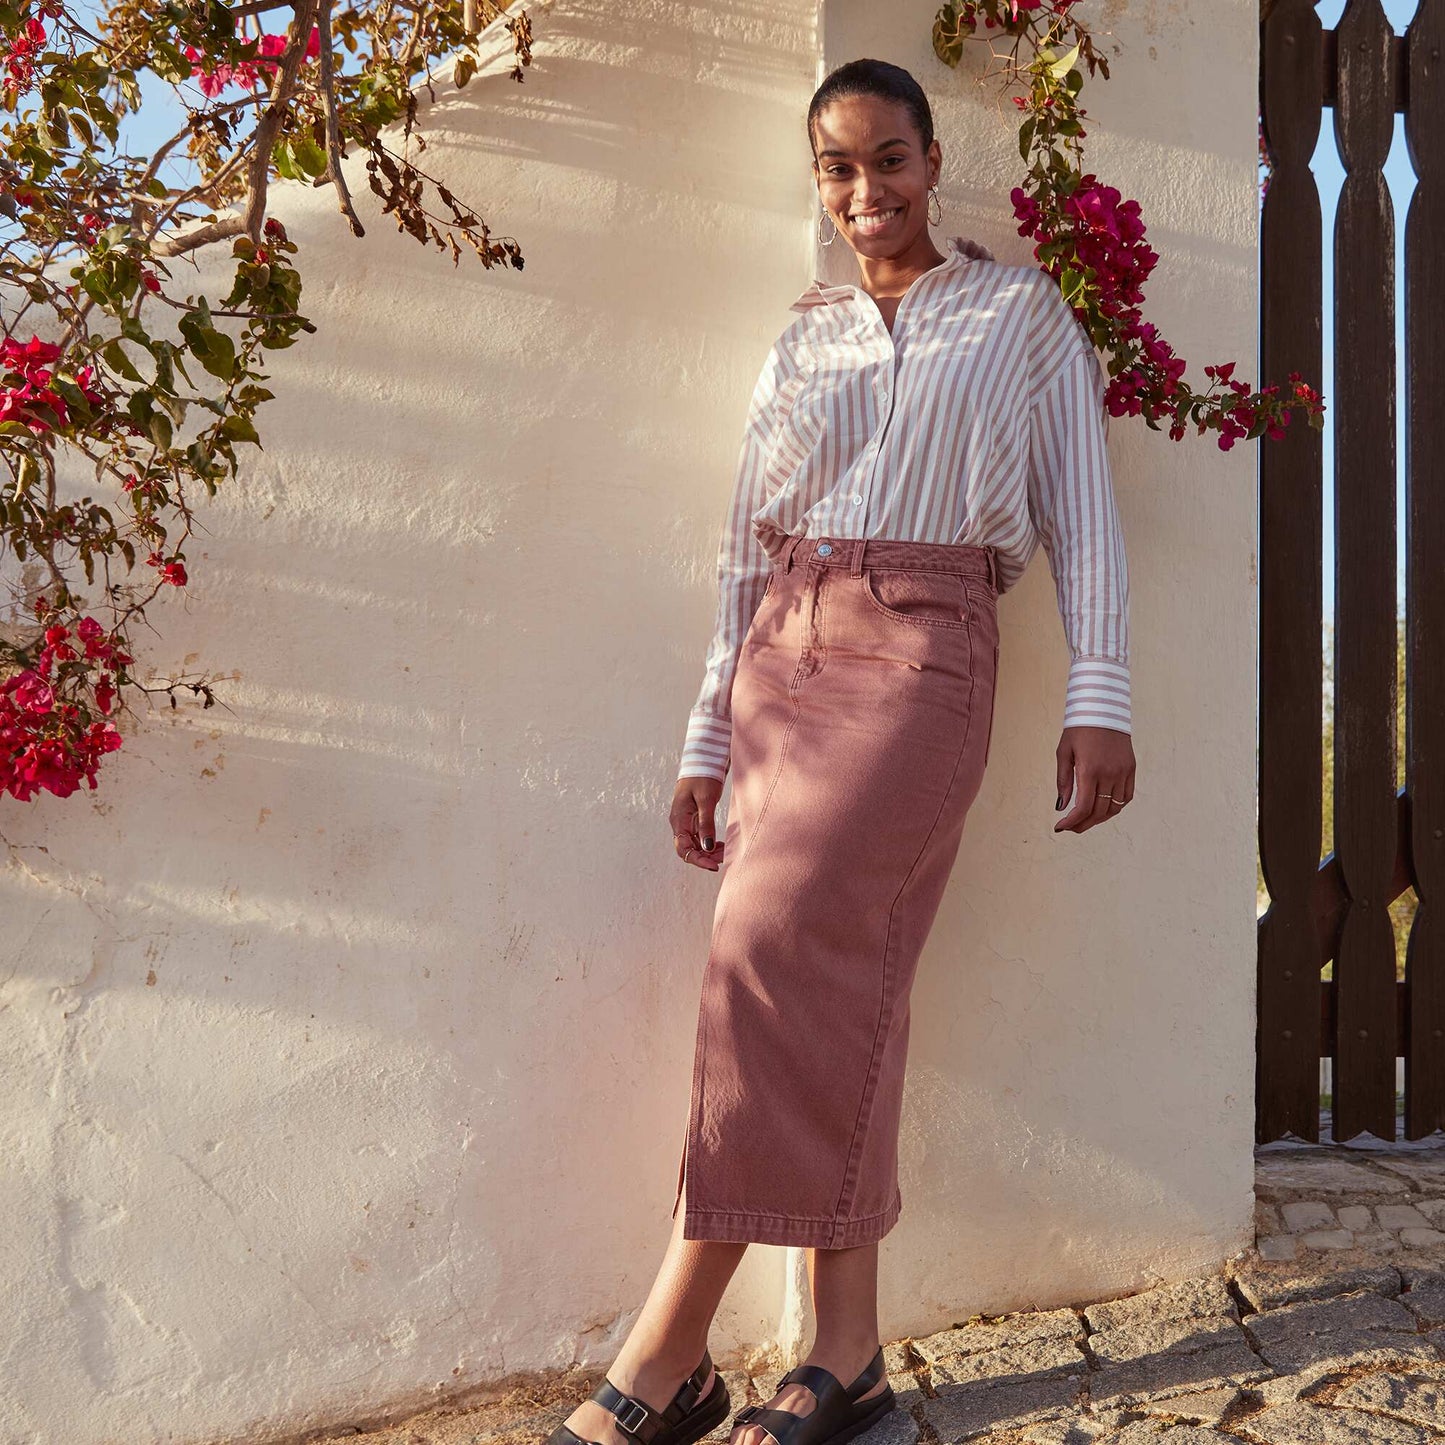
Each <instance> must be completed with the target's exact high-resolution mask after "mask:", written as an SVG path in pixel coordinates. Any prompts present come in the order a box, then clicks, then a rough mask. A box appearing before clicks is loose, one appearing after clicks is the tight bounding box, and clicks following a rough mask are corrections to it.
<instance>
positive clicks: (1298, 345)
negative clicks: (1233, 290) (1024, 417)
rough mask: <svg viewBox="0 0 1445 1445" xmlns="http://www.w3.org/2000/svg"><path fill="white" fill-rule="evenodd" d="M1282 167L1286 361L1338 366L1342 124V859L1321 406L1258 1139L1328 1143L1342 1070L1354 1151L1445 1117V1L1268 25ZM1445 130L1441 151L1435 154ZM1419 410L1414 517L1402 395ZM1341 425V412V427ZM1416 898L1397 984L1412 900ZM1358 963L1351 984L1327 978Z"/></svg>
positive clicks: (1288, 611)
mask: <svg viewBox="0 0 1445 1445" xmlns="http://www.w3.org/2000/svg"><path fill="white" fill-rule="evenodd" d="M1260 111H1261V116H1262V119H1263V127H1264V139H1265V146H1266V150H1267V153H1268V160H1269V164H1270V166H1271V174H1270V177H1269V183H1268V188H1267V190H1266V194H1265V198H1264V205H1263V215H1262V236H1261V240H1262V272H1263V275H1262V284H1263V308H1262V315H1261V338H1260V339H1261V350H1260V354H1261V368H1262V372H1263V374H1264V376H1265V377H1266V378H1268V379H1270V380H1279V381H1283V379H1284V378H1285V376H1286V375H1287V374H1288V373H1289V372H1290V371H1292V370H1297V371H1299V372H1301V373H1303V375H1304V377H1305V378H1306V379H1307V380H1311V381H1313V380H1315V379H1316V378H1320V376H1321V366H1322V343H1321V316H1322V314H1323V312H1322V307H1323V305H1324V304H1325V300H1326V298H1325V297H1324V295H1323V267H1322V256H1321V212H1320V200H1319V193H1318V191H1317V189H1316V186H1315V181H1314V178H1313V175H1312V174H1311V171H1310V157H1311V155H1312V153H1313V151H1314V149H1315V144H1316V141H1317V139H1318V137H1319V133H1320V126H1321V122H1322V119H1323V117H1324V116H1325V114H1326V112H1328V113H1329V114H1330V115H1331V116H1332V118H1333V123H1334V128H1335V136H1336V140H1337V143H1338V146H1339V150H1340V155H1341V159H1342V161H1343V165H1344V170H1345V178H1344V185H1343V188H1342V190H1341V193H1340V198H1339V208H1338V211H1337V213H1336V218H1335V227H1334V236H1333V245H1334V287H1333V294H1332V295H1331V296H1330V297H1329V298H1328V302H1329V304H1330V305H1331V306H1332V307H1333V308H1334V310H1333V316H1334V352H1335V364H1334V374H1333V377H1327V378H1323V380H1322V382H1321V388H1322V390H1323V391H1324V393H1325V403H1326V406H1327V407H1328V408H1329V414H1332V419H1333V425H1334V498H1335V502H1334V505H1335V515H1334V522H1335V578H1334V583H1335V659H1334V666H1335V701H1334V798H1333V801H1334V845H1335V846H1334V851H1333V853H1331V854H1330V855H1329V856H1328V857H1327V858H1325V859H1324V860H1323V861H1322V860H1321V858H1320V852H1321V831H1322V803H1323V794H1322V781H1321V764H1322V760H1323V758H1322V746H1323V743H1322V727H1321V712H1322V706H1321V704H1322V687H1323V657H1322V638H1321V625H1320V624H1321V607H1322V598H1323V587H1322V575H1321V569H1322V558H1321V550H1322V548H1321V540H1322V516H1321V512H1322V499H1323V485H1322V467H1323V448H1322V444H1321V437H1322V433H1320V432H1318V431H1316V430H1314V429H1313V428H1311V427H1308V426H1306V425H1305V424H1304V421H1303V417H1302V415H1301V414H1297V415H1296V416H1295V417H1294V418H1293V419H1292V423H1291V426H1290V428H1289V431H1288V433H1287V434H1286V436H1285V438H1284V439H1283V440H1280V441H1268V440H1266V441H1261V442H1260V443H1259V458H1260V482H1259V508H1260V578H1259V586H1260V614H1259V615H1260V637H1259V667H1260V677H1259V687H1260V722H1259V848H1260V862H1261V866H1262V869H1263V872H1264V878H1265V885H1266V887H1267V889H1268V892H1269V907H1268V910H1267V911H1266V912H1265V913H1264V914H1263V916H1262V917H1261V918H1260V920H1259V936H1258V945H1259V946H1258V983H1259V991H1258V1005H1259V1018H1258V1036H1257V1073H1256V1095H1255V1103H1256V1137H1257V1139H1258V1140H1259V1141H1260V1142H1264V1141H1267V1140H1271V1139H1278V1138H1281V1137H1283V1136H1284V1135H1285V1134H1286V1133H1293V1134H1295V1135H1297V1136H1299V1137H1300V1138H1304V1139H1310V1140H1318V1139H1319V1136H1320V1100H1319V1074H1320V1060H1321V1058H1326V1057H1328V1058H1330V1059H1332V1061H1333V1069H1332V1073H1333V1124H1332V1128H1333V1136H1332V1137H1333V1138H1334V1139H1335V1140H1345V1139H1349V1138H1352V1137H1353V1136H1355V1135H1356V1134H1358V1133H1360V1132H1361V1131H1366V1132H1368V1133H1370V1134H1374V1135H1376V1136H1378V1137H1379V1138H1382V1139H1394V1138H1395V1137H1396V1106H1395V1073H1396V1060H1397V1058H1403V1060H1404V1070H1405V1107H1404V1135H1405V1137H1406V1138H1408V1139H1418V1138H1421V1137H1423V1136H1424V1135H1426V1134H1429V1133H1430V1132H1432V1131H1433V1130H1434V1129H1436V1128H1441V1127H1445V918H1442V917H1441V916H1440V914H1441V910H1442V907H1445V397H1442V391H1441V388H1442V387H1445V146H1442V145H1441V144H1440V141H1441V140H1442V139H1445V0H1420V3H1419V5H1418V8H1417V11H1416V13H1415V15H1414V17H1413V19H1412V20H1411V22H1410V25H1409V27H1408V29H1407V30H1406V32H1405V34H1403V35H1396V34H1394V33H1393V31H1392V30H1391V27H1390V24H1389V22H1388V21H1387V19H1386V17H1385V13H1384V11H1383V9H1382V8H1381V5H1380V0H1348V3H1347V4H1346V6H1345V9H1344V12H1343V14H1342V16H1341V18H1340V21H1339V24H1338V25H1337V26H1336V28H1335V29H1334V30H1332V31H1330V30H1325V29H1323V28H1322V26H1321V24H1320V20H1319V17H1318V15H1317V14H1316V13H1315V8H1314V6H1313V5H1312V4H1311V3H1309V0H1273V3H1268V4H1266V6H1265V10H1264V13H1263V16H1262V19H1261V24H1260ZM1397 113H1403V116H1404V133H1405V137H1406V140H1407V142H1408V145H1409V154H1410V160H1411V164H1412V165H1413V167H1414V170H1415V175H1416V178H1417V183H1416V188H1415V191H1414V195H1413V197H1412V199H1411V202H1410V205H1409V209H1408V213H1407V215H1406V218H1405V251H1404V255H1405V262H1404V265H1405V274H1404V278H1403V280H1404V288H1403V296H1404V306H1405V316H1404V339H1405V354H1404V356H1403V357H1402V358H1401V361H1402V362H1403V366H1401V367H1400V369H1399V378H1398V381H1397V375H1396V370H1397V368H1396V356H1395V351H1396V347H1395V322H1396V317H1395V304H1396V303H1395V291H1396V286H1395V217H1394V212H1393V209H1392V205H1391V199H1390V193H1389V190H1388V189H1387V187H1386V182H1385V177H1384V173H1383V171H1384V164H1385V159H1386V156H1387V154H1388V152H1389V149H1390V145H1391V141H1392V139H1393V134H1394V126H1395V116H1396V114H1397ZM1432 139H1433V140H1434V142H1435V143H1434V144H1432V143H1431V142H1432ZM1397 396H1399V397H1400V398H1402V400H1403V404H1404V408H1405V424H1406V429H1405V456H1404V462H1405V468H1404V471H1405V505H1404V512H1403V515H1401V516H1397V510H1398V509H1397V506H1396V490H1397V458H1396V441H1395V432H1396V411H1395V408H1396V397H1397ZM1328 419H1329V415H1327V420H1328ZM1399 526H1403V527H1404V529H1405V540H1406V558H1407V562H1406V585H1405V599H1406V600H1405V689H1406V696H1405V719H1406V723H1405V783H1404V787H1403V788H1401V789H1399V790H1398V791H1397V786H1396V779H1397V762H1398V758H1397V751H1396V747H1397V745H1396V706H1397V691H1396V688H1397V684H1396V628H1397V613H1396V591H1397V577H1396V545H1397V532H1396V529H1397V527H1399ZM1412 887H1413V889H1414V890H1415V895H1416V899H1417V905H1416V912H1415V918H1414V922H1413V925H1412V927H1411V931H1410V936H1409V944H1408V949H1407V952H1406V959H1405V970H1404V972H1405V976H1404V979H1403V980H1400V981H1397V978H1396V963H1395V941H1394V934H1393V931H1392V927H1391V920H1390V913H1389V909H1390V905H1391V903H1392V902H1393V901H1394V900H1395V899H1396V898H1398V897H1399V896H1400V895H1401V894H1402V893H1404V892H1405V891H1406V890H1407V889H1409V888H1412ZM1331 960H1333V963H1334V967H1333V974H1334V977H1333V980H1322V978H1321V970H1322V968H1323V967H1324V965H1325V964H1327V963H1329V962H1330V961H1331Z"/></svg>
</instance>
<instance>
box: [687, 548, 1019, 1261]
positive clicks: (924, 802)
mask: <svg viewBox="0 0 1445 1445" xmlns="http://www.w3.org/2000/svg"><path fill="white" fill-rule="evenodd" d="M758 536H759V538H760V540H761V541H762V543H763V546H764V547H765V549H766V550H767V552H768V555H769V557H770V558H771V559H772V563H773V568H772V571H771V573H770V575H769V578H768V584H767V590H766V591H765V592H764V594H763V599H762V601H761V602H760V603H759V605H758V610H757V612H756V614H755V615H754V617H753V621H752V625H751V627H750V629H749V631H748V634H747V637H746V638H745V639H744V641H743V644H742V650H741V653H740V655H739V658H738V666H737V671H736V673H735V676H734V680H733V690H732V724H733V732H732V762H731V776H732V797H731V801H730V803H729V806H728V814H727V827H726V831H725V833H724V839H723V842H724V848H723V861H722V864H721V866H720V868H719V870H718V878H719V887H718V896H717V905H716V911H715V914H714V919H713V928H712V938H711V945H710V948H709V952H708V958H707V963H706V965H705V967H704V969H703V977H702V995H701V1003H700V1007H699V1012H698V1025H697V1044H696V1049H695V1052H694V1056H693V1077H692V1095H691V1101H690V1105H689V1115H688V1123H687V1134H686V1139H685V1141H684V1144H683V1151H682V1158H681V1160H680V1162H679V1165H678V1176H677V1197H676V1199H675V1200H674V1201H673V1211H672V1212H673V1217H674V1218H676V1215H677V1209H678V1205H679V1204H680V1203H682V1202H683V1187H684V1179H686V1203H685V1209H684V1213H683V1235H684V1237H685V1238H687V1239H719V1240H732V1241H746V1242H752V1243H760V1244H791V1245H800V1246H815V1247H823V1248H832V1249H839V1248H845V1247H851V1246H856V1245H861V1244H869V1243H872V1242H873V1241H875V1240H878V1239H881V1238H882V1237H883V1235H885V1234H886V1233H887V1232H888V1231H889V1230H890V1229H891V1228H892V1227H893V1225H894V1224H895V1222H896V1221H897V1219H898V1215H899V1212H900V1211H901V1209H902V1197H901V1195H900V1192H899V1187H898V1128H899V1120H900V1116H901V1113H902V1106H903V1077H904V1066H905V1062H906V1058H907V1053H908V1024H909V1007H908V1004H909V993H910V990H911V988H912V985H913V977H914V972H915V969H916V966H917V962H918V957H919V954H920V952H921V951H922V949H923V944H924V942H925V940H926V939H927V937H928V932H929V929H930V928H931V927H932V924H933V920H934V916H935V915H936V913H937V911H938V905H939V902H940V900H941V899H942V897H943V890H944V887H945V885H946V884H947V882H948V876H949V871H950V870H951V868H952V867H953V863H954V860H955V858H956V857H957V854H958V847H959V843H960V840H961V839H962V836H963V823H964V818H965V816H966V815H967V813H968V810H969V807H970V805H971V804H972V802H973V800H974V798H975V797H976V796H977V794H978V790H979V787H980V785H981V784H982V782H983V771H984V765H985V764H986V763H987V761H988V751H989V740H990V735H991V732H992V727H993V700H994V683H995V678H996V676H997V672H998V612H997V602H998V587H997V571H996V560H995V555H994V549H993V548H992V547H973V546H962V545H958V544H948V543H931V542H909V541H896V540H892V539H887V538H866V539H865V538H837V537H798V536H793V535H791V534H788V533H784V532H782V531H780V530H778V529H776V528H773V527H771V526H769V525H767V524H759V530H758Z"/></svg>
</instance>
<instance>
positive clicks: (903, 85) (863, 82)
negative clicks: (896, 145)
mask: <svg viewBox="0 0 1445 1445" xmlns="http://www.w3.org/2000/svg"><path fill="white" fill-rule="evenodd" d="M855 95H876V96H877V97H878V98H879V99H880V100H892V101H897V102H898V104H899V105H902V106H906V107H907V109H908V115H909V119H910V120H912V122H913V127H914V129H915V130H916V131H917V132H918V135H919V139H920V140H921V141H922V142H923V149H924V152H925V153H926V152H927V150H928V147H929V146H931V145H932V144H933V111H932V110H931V109H930V108H929V104H928V97H927V96H926V95H924V93H923V87H922V86H921V85H919V83H918V82H917V81H916V80H914V78H913V77H912V76H911V75H910V74H909V73H908V72H907V71H906V70H904V68H903V67H902V66H901V65H890V64H889V63H888V61H886V60H850V61H848V63H847V64H846V65H840V66H839V67H838V68H837V69H836V70H832V71H829V73H828V75H827V77H826V79H825V80H824V81H823V83H822V85H820V86H819V87H818V88H817V90H815V91H814V92H813V99H812V100H811V101H810V102H809V103H808V144H809V146H810V147H811V149H812V152H813V157H814V159H815V160H816V159H817V155H818V141H817V138H816V137H815V136H814V134H813V122H814V120H816V119H817V116H818V112H819V111H820V110H822V109H823V107H824V106H826V105H832V104H833V102H834V101H835V100H847V99H850V98H852V97H853V96H855Z"/></svg>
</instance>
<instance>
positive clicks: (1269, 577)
mask: <svg viewBox="0 0 1445 1445" xmlns="http://www.w3.org/2000/svg"><path fill="white" fill-rule="evenodd" d="M1260 31H1261V33H1260V54H1261V71H1260V113H1261V116H1262V117H1263V123H1264V134H1265V144H1266V147H1267V149H1268V151H1269V156H1270V162H1271V166H1272V172H1271V175H1270V181H1269V188H1268V190H1267V191H1266V192H1265V198H1264V207H1263V212H1262V215H1261V218H1260V226H1261V232H1260V243H1261V253H1262V261H1263V268H1264V275H1265V277H1266V278H1267V279H1268V278H1271V277H1275V278H1280V277H1288V278H1289V284H1288V285H1281V284H1278V283H1277V282H1276V284H1273V285H1270V284H1266V286H1265V289H1264V295H1263V306H1262V312H1261V317H1260V357H1261V365H1262V367H1263V370H1264V374H1265V375H1266V376H1274V377H1284V376H1286V375H1288V373H1289V372H1291V371H1299V372H1301V373H1302V374H1303V375H1304V376H1306V377H1318V376H1319V375H1320V373H1321V369H1322V346H1321V339H1320V315H1321V310H1320V307H1321V294H1322V272H1321V267H1322V262H1321V256H1320V226H1321V221H1320V199H1319V191H1318V190H1317V188H1316V186H1315V180H1314V176H1313V174H1312V173H1311V171H1310V166H1309V162H1310V156H1311V155H1312V154H1313V152H1314V148H1315V142H1316V140H1317V139H1318V136H1319V127H1320V110H1321V105H1322V103H1323V83H1322V75H1323V61H1322V54H1323V46H1322V39H1321V36H1322V32H1321V29H1320V22H1319V17H1318V16H1317V15H1316V14H1315V10H1314V6H1313V5H1312V4H1310V3H1309V0H1276V3H1275V4H1274V5H1273V6H1272V7H1271V8H1270V10H1269V11H1268V13H1267V15H1266V18H1265V20H1264V21H1263V23H1262V25H1261V27H1260ZM1322 456H1323V452H1322V448H1321V434H1320V433H1319V432H1318V431H1316V430H1315V429H1314V428H1313V427H1308V426H1291V427H1290V429H1289V431H1288V432H1287V433H1286V434H1285V436H1284V438H1283V439H1281V440H1279V441H1270V442H1267V443H1262V444H1261V446H1260V448H1259V531H1260V559H1259V628H1260V637H1259V659H1260V662H1259V666H1260V676H1259V691H1260V719H1259V851H1260V865H1261V868H1262V869H1263V872H1264V880H1265V886H1266V888H1267V889H1268V890H1269V900H1270V901H1269V907H1268V908H1267V909H1266V911H1265V913H1264V914H1263V916H1262V917H1261V918H1260V920H1259V933H1258V956H1257V969H1258V1008H1259V1024H1258V1034H1257V1046H1256V1048H1257V1059H1256V1071H1255V1079H1256V1087H1255V1121H1256V1125H1255V1127H1256V1134H1257V1137H1258V1138H1259V1139H1260V1140H1261V1141H1265V1140H1269V1139H1277V1138H1279V1137H1280V1136H1281V1135H1283V1134H1284V1133H1285V1132H1286V1131H1292V1132H1293V1133H1295V1134H1297V1135H1299V1136H1300V1137H1301V1138H1303V1139H1312V1140H1313V1139H1318V1138H1319V1118H1320V1114H1319V1047H1318V1040H1319V1009H1320V985H1319V979H1320V964H1319V956H1320V944H1319V938H1318V934H1317V931H1316V925H1315V914H1314V908H1313V906H1312V895H1313V885H1314V877H1315V873H1316V870H1317V869H1318V867H1319V861H1320V833H1321V824H1320V810H1321V798H1320V793H1321V783H1320V762H1321V738H1320V696H1321V690H1322V687H1323V669H1322V663H1321V657H1320V613H1321V608H1322V603H1323V596H1322V583H1321V576H1320V571H1321V564H1320V554H1321V520H1320V512H1321V469H1322Z"/></svg>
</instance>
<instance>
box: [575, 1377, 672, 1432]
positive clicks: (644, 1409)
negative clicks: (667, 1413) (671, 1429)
mask: <svg viewBox="0 0 1445 1445" xmlns="http://www.w3.org/2000/svg"><path fill="white" fill-rule="evenodd" d="M592 1398H593V1399H594V1400H596V1401H597V1403H598V1404H599V1405H601V1406H602V1408H603V1409H604V1410H610V1411H611V1412H612V1414H613V1416H614V1417H615V1419H616V1421H617V1428H618V1429H619V1430H621V1431H622V1433H623V1434H624V1435H630V1436H631V1437H632V1438H633V1439H634V1440H638V1441H641V1445H651V1442H652V1440H653V1438H654V1437H655V1436H656V1435H657V1434H658V1433H659V1431H662V1430H665V1429H666V1428H667V1421H665V1420H664V1419H663V1418H662V1416H661V1415H660V1414H659V1413H658V1412H657V1411H656V1410H654V1409H653V1408H652V1406H651V1405H649V1404H648V1403H647V1401H646V1400H639V1399H638V1398H637V1397H636V1396H635V1395H624V1394H623V1393H622V1391H621V1390H619V1389H618V1388H617V1386H616V1385H614V1384H613V1383H612V1381H611V1380H607V1379H604V1380H603V1381H602V1383H601V1384H600V1385H598V1387H597V1388H596V1389H595V1390H594V1391H593V1392H592Z"/></svg>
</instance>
